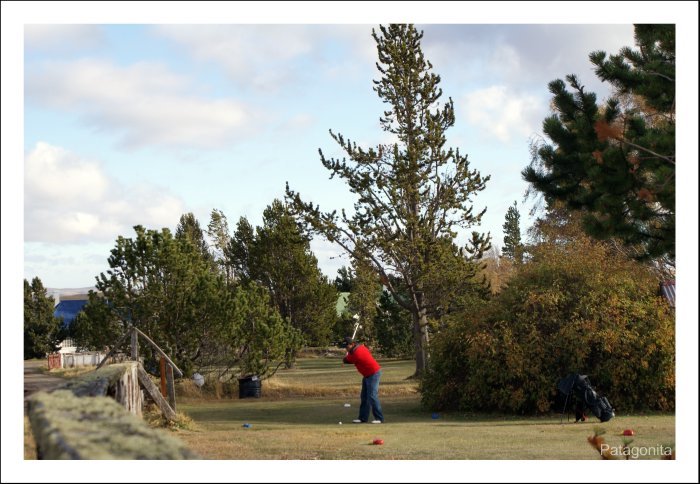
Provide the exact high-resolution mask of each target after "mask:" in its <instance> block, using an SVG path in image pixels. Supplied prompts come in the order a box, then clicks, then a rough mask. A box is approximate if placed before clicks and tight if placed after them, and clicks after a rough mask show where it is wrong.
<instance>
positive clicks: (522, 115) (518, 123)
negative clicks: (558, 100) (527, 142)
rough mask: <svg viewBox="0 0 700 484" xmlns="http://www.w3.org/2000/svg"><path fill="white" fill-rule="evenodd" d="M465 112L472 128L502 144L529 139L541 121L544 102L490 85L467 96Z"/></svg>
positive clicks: (464, 101)
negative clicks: (518, 138) (517, 139)
mask: <svg viewBox="0 0 700 484" xmlns="http://www.w3.org/2000/svg"><path fill="white" fill-rule="evenodd" d="M462 105H463V106H462V109H461V110H460V111H461V112H463V113H466V116H467V121H468V122H469V124H471V125H472V126H475V127H476V128H477V129H479V130H481V131H482V132H484V133H486V134H487V135H489V136H492V137H495V138H496V139H498V140H499V141H502V142H505V143H507V142H510V141H511V140H513V139H514V138H516V137H520V138H522V137H524V138H527V137H529V136H530V135H531V134H532V133H533V132H535V130H536V129H537V123H538V120H539V119H541V118H542V101H540V100H538V99H537V98H536V97H535V96H532V95H526V94H518V93H515V92H513V91H512V90H511V89H510V88H508V87H506V86H491V87H488V88H486V89H480V90H478V91H473V92H471V93H469V94H467V95H466V96H465V97H464V100H463V102H462Z"/></svg>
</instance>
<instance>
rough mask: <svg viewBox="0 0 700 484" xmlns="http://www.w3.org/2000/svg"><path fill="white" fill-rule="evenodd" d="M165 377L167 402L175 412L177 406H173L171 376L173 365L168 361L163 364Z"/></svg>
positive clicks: (173, 394) (173, 383)
mask: <svg viewBox="0 0 700 484" xmlns="http://www.w3.org/2000/svg"><path fill="white" fill-rule="evenodd" d="M165 379H166V382H167V384H168V403H169V404H170V407H171V408H172V409H173V410H174V411H176V412H177V407H176V406H175V378H174V376H173V367H172V365H171V364H169V363H168V364H167V365H165Z"/></svg>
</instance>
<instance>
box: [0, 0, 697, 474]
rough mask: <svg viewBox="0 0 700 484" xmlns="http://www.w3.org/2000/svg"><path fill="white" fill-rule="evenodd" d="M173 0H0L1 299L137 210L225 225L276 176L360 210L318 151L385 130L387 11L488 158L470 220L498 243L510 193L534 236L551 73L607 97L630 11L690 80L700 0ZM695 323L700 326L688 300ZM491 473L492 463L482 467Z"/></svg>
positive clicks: (67, 273)
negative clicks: (609, 60)
mask: <svg viewBox="0 0 700 484" xmlns="http://www.w3.org/2000/svg"><path fill="white" fill-rule="evenodd" d="M13 3H14V4H15V5H13ZM20 4H24V5H23V6H21V7H20V6H19V5H20ZM163 5H164V4H162V3H155V2H154V3H151V2H138V8H135V7H134V4H124V5H122V4H120V2H113V3H106V2H88V3H81V4H80V7H79V8H78V7H76V5H75V4H71V3H69V2H55V3H53V4H45V3H40V2H3V4H2V8H3V16H2V17H3V29H2V30H3V42H2V45H3V69H2V76H3V82H2V84H3V102H2V105H3V108H2V109H3V124H2V130H3V133H2V138H3V156H2V170H3V171H2V197H3V198H2V211H3V213H2V223H3V230H2V237H3V239H2V259H3V263H2V267H3V303H4V302H6V301H7V300H8V298H9V297H10V296H7V294H9V293H8V292H6V289H8V288H9V287H10V284H9V283H6V279H7V278H6V276H8V275H12V277H13V278H14V279H21V278H22V277H24V278H25V279H31V278H33V277H39V278H40V279H41V280H42V282H43V283H44V285H45V286H46V287H50V288H71V287H86V286H91V285H93V284H94V282H95V277H96V276H97V275H98V274H100V273H101V272H104V271H106V270H107V269H108V264H107V257H108V256H109V251H110V249H111V248H113V247H114V242H115V239H116V238H117V236H119V235H122V236H126V237H131V236H133V234H134V232H133V228H132V227H133V226H134V225H137V224H140V225H144V226H146V227H147V228H151V229H160V228H163V227H168V228H170V229H171V230H174V228H175V227H176V225H177V223H178V220H179V218H180V216H181V215H182V214H184V213H187V212H192V213H193V214H194V215H195V216H196V217H197V219H198V220H199V222H200V225H201V226H202V227H206V225H207V224H208V222H209V218H210V214H211V211H212V209H219V210H221V211H223V213H224V214H225V215H226V217H227V219H228V223H229V226H230V228H231V230H232V231H233V229H234V228H235V224H236V222H237V221H238V219H239V218H240V217H242V216H245V217H247V218H248V219H249V220H250V222H251V223H252V224H253V225H259V224H260V223H261V219H262V212H263V210H264V209H265V207H266V206H268V205H269V204H270V203H271V202H272V201H273V200H274V199H275V198H282V197H283V196H284V188H285V183H289V185H290V187H291V188H292V189H293V190H295V191H298V192H300V193H301V195H302V196H303V197H304V198H305V199H306V200H309V201H313V202H314V203H317V204H319V205H320V207H321V208H322V209H324V210H333V209H341V208H346V209H351V208H352V204H353V201H354V200H353V198H352V196H351V194H350V193H349V191H348V190H347V187H346V186H345V185H344V184H343V183H342V182H340V181H338V180H335V179H334V180H329V172H327V171H326V170H325V168H324V167H323V166H322V164H321V162H320V157H319V153H318V150H319V149H321V150H323V152H324V154H325V155H327V156H335V155H338V154H340V153H339V150H338V147H337V145H335V142H334V141H333V139H332V138H331V137H330V135H329V130H332V131H333V132H336V133H340V134H343V135H344V136H346V137H348V138H350V139H352V140H353V141H356V142H357V143H358V144H360V145H362V146H365V147H369V146H374V145H376V144H378V143H385V142H387V141H390V140H389V139H388V138H387V137H386V136H385V135H384V134H383V132H382V131H381V129H380V128H379V117H380V116H381V114H382V111H383V105H382V103H381V101H380V100H379V99H378V97H377V95H376V93H374V91H373V90H372V85H373V84H372V81H373V80H374V79H378V76H379V74H378V72H377V70H376V67H375V65H374V63H375V61H376V45H375V43H374V40H373V39H372V36H371V32H372V28H377V25H378V24H379V23H387V22H389V21H399V22H414V23H415V24H416V26H417V27H418V29H419V30H423V31H424V37H423V40H422V47H423V51H424V53H425V56H426V58H427V59H428V60H429V61H430V62H431V63H432V64H433V67H434V69H433V71H434V72H435V73H436V74H439V75H440V76H441V79H442V82H441V87H442V89H443V92H444V94H443V100H446V99H447V98H448V97H451V98H452V99H453V101H454V104H455V115H456V123H455V126H454V127H453V128H451V129H450V130H449V131H448V132H447V137H448V143H447V145H448V146H451V147H455V148H459V149H460V152H461V153H466V154H468V156H469V160H470V163H471V167H472V168H475V169H477V170H479V171H480V172H481V174H482V175H490V176H491V179H490V181H489V182H487V184H486V189H485V190H484V191H483V192H481V193H479V194H478V195H477V196H476V197H475V198H474V207H475V210H481V209H483V208H486V209H487V211H486V214H485V216H484V219H483V223H482V225H481V226H480V227H475V228H474V229H476V230H481V231H483V232H490V233H491V235H492V237H493V242H494V244H495V245H497V246H499V247H500V246H502V237H503V234H502V225H503V222H504V218H505V213H506V211H507V209H508V207H509V206H511V205H512V204H513V203H514V202H516V201H517V203H518V207H519V209H520V212H521V216H522V219H521V223H522V230H523V235H525V230H526V229H527V227H528V225H529V224H530V223H531V220H532V219H531V217H530V216H529V215H528V213H529V210H530V209H531V208H532V207H533V203H534V202H533V200H532V199H529V200H527V201H525V200H523V196H524V193H525V191H526V189H527V184H526V183H525V182H524V181H522V179H521V175H520V172H521V170H522V169H523V168H524V167H525V166H527V164H528V162H529V161H530V154H529V142H530V140H532V139H536V138H538V137H541V136H542V129H541V125H542V120H543V119H544V118H545V117H546V116H547V115H548V114H549V112H550V111H549V102H550V99H551V95H550V93H549V92H548V89H547V84H548V83H549V82H550V81H552V80H554V79H563V78H564V76H566V75H568V74H572V73H573V74H576V75H578V77H579V78H580V79H581V81H582V84H584V86H585V87H586V89H588V90H590V91H593V92H595V93H596V94H597V95H598V97H599V98H600V99H604V98H605V97H606V96H608V95H609V93H610V91H609V88H608V87H607V86H606V85H604V84H602V83H600V82H599V81H598V80H597V78H596V76H595V74H594V72H593V69H592V66H591V64H590V63H589V61H588V54H589V53H590V52H592V51H596V50H603V51H606V52H608V53H617V52H618V51H619V49H620V48H621V47H623V46H633V44H634V39H633V22H672V23H676V24H677V25H678V36H679V39H686V43H682V42H679V52H678V54H679V58H681V59H686V60H691V59H692V62H690V63H689V64H685V65H684V64H683V63H679V92H683V91H682V89H683V88H686V89H687V87H688V85H690V86H693V88H692V90H694V91H697V4H695V3H694V2H663V3H662V2H636V3H635V4H634V5H635V8H634V12H633V13H632V12H631V11H630V9H629V8H628V6H629V5H630V4H629V3H626V2H601V3H597V2H578V3H577V2H570V3H561V2H522V3H521V2H515V3H511V2H431V3H430V7H427V6H426V4H425V3H424V2H401V3H398V2H396V3H394V2H376V3H375V2H373V4H372V9H371V10H370V9H369V8H368V7H367V4H362V5H358V4H357V3H353V2H318V3H314V2H309V3H307V2H296V3H292V2H289V3H275V2H273V3H264V2H259V3H255V2H253V3H248V2H223V3H218V2H213V3H211V2H198V3H197V5H196V6H195V5H194V3H190V2H179V3H177V2H171V3H168V4H167V5H168V8H167V9H165V8H163ZM397 5H401V9H400V10H399V9H397V8H396V6H397ZM10 8H12V9H14V10H12V11H10ZM8 11H9V12H10V13H13V14H14V17H13V16H12V15H7V14H8ZM8 19H10V20H8ZM10 22H12V23H10ZM684 36H685V37H684ZM688 40H690V42H688ZM691 45H692V46H693V47H692V48H689V47H688V46H691ZM683 73H685V76H683V75H682V74H683ZM686 92H687V91H686ZM694 96H695V97H694V98H692V97H690V98H686V99H687V100H688V99H689V100H690V101H693V99H694V101H693V102H687V101H686V102H683V103H679V107H678V111H679V119H686V120H691V121H692V122H691V123H690V128H688V127H687V126H685V127H683V126H680V129H679V139H680V140H681V147H680V148H681V149H680V150H679V152H682V149H683V148H684V147H686V146H687V145H685V144H683V143H684V141H682V136H683V132H685V134H686V135H687V134H688V133H693V134H694V133H696V132H697V93H696V92H695V94H694ZM8 106H9V107H8ZM692 123H694V125H693V124H692ZM684 130H685V131H684ZM687 138H690V137H687ZM6 141H7V143H6ZM691 143H694V144H691V145H690V148H689V150H690V155H691V156H690V159H692V160H694V161H693V165H694V166H693V167H692V169H693V170H694V171H693V172H690V173H688V172H683V170H687V169H688V168H687V166H685V167H680V165H679V174H681V175H679V181H680V184H679V185H680V186H679V190H680V191H679V193H680V195H679V197H687V198H682V199H683V200H690V201H691V202H693V201H694V202H695V203H687V204H686V203H683V204H679V209H678V210H679V214H682V213H683V211H684V210H691V212H689V213H688V216H686V217H685V219H684V220H686V221H688V224H687V226H686V224H679V225H683V226H680V227H679V230H681V231H683V230H690V233H689V234H690V236H689V237H685V238H684V237H679V253H683V247H680V245H681V244H683V243H686V242H687V241H688V240H691V241H692V240H694V241H695V244H694V245H692V244H691V245H692V246H693V247H694V252H696V251H697V225H696V224H697V211H696V210H697V163H696V162H697V138H695V139H694V142H691ZM8 146H9V148H8ZM686 149H688V148H686ZM8 150H9V151H8ZM686 175H694V176H686ZM688 180H695V181H694V182H692V181H691V182H690V183H691V184H690V185H689V186H688V185H686V186H685V187H684V186H683V183H684V182H685V183H688ZM683 190H685V191H683ZM692 207H695V208H694V209H693V208H692ZM692 210H695V211H692ZM693 230H694V232H693ZM312 250H313V251H314V253H315V255H316V256H317V258H318V260H319V266H320V268H321V269H322V271H323V272H324V273H325V274H326V275H328V276H329V277H331V278H333V277H335V274H336V271H337V269H338V268H339V267H340V266H342V265H347V264H348V260H347V258H346V257H344V256H343V255H342V253H341V252H340V251H339V250H338V249H337V248H336V247H334V246H333V245H331V244H329V243H327V242H324V241H323V240H319V239H315V240H314V241H313V243H312ZM694 257H695V259H693V260H694V261H695V264H694V267H697V263H696V262H697V256H696V255H695V256H694ZM686 260H687V259H686ZM6 268H11V269H6ZM10 270H12V272H10ZM694 274H695V276H696V275H697V272H695V273H694ZM683 277H686V278H687V277H688V275H687V274H685V275H684V274H683V273H682V271H681V274H679V279H682V278H683ZM14 279H13V281H14ZM691 279H693V277H692V274H691ZM693 282H694V284H695V287H696V286H697V280H696V278H695V279H693ZM15 284H16V281H14V282H12V285H13V288H12V291H14V292H12V293H11V294H12V296H14V295H17V296H18V297H17V298H15V299H17V300H19V299H18V298H19V297H21V296H19V294H20V293H19V292H18V290H16V287H18V286H15ZM683 290H684V289H683V286H682V284H681V285H680V287H679V294H680V295H681V296H682V294H683ZM680 299H681V300H680V303H679V304H681V305H682V304H683V301H682V299H683V298H682V297H681V298H680ZM3 307H5V304H3ZM693 310H694V312H693ZM679 315H682V313H679ZM3 319H5V309H3ZM679 320H681V316H679ZM690 321H691V323H692V324H694V325H695V327H696V326H697V304H695V305H694V306H693V308H691V313H690ZM693 321H694V322H693ZM695 331H697V328H696V329H695ZM5 335H6V332H5V327H3V340H5ZM695 335H697V333H695ZM693 340H694V341H697V338H696V337H695V338H693ZM4 350H5V346H3V352H4ZM695 358H696V359H697V352H695ZM3 362H4V360H3ZM5 367H6V365H4V364H3V381H6V380H7V379H6V374H5V371H4V368H5ZM695 367H697V365H695ZM681 377H682V375H681V374H680V373H679V378H681ZM695 388H696V389H697V386H695ZM3 393H5V392H3ZM3 420H5V417H4V415H3ZM695 440H697V439H695ZM680 441H681V436H680V434H679V442H680ZM695 445H696V446H697V443H696V444H695ZM4 446H5V443H4V441H3V447H4ZM3 452H4V450H3ZM607 472H608V471H607V470H606V476H608V477H609V476H610V475H609V474H608V473H607ZM490 475H498V474H486V475H484V474H481V475H480V476H481V479H489V477H488V476H490ZM655 475H656V474H655ZM658 475H659V476H661V477H663V476H664V474H663V473H660V474H658ZM485 476H486V477H485ZM407 482H408V481H407Z"/></svg>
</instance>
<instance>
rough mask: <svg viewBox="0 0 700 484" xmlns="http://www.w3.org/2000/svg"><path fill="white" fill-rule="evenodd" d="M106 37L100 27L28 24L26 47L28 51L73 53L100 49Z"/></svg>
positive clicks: (25, 33) (26, 26) (25, 28)
mask: <svg viewBox="0 0 700 484" xmlns="http://www.w3.org/2000/svg"><path fill="white" fill-rule="evenodd" d="M104 40H105V39H104V36H103V34H102V31H101V30H100V27H99V26H98V25H66V24H28V25H25V27H24V46H25V48H26V49H28V50H42V51H51V52H57V51H72V50H76V49H79V50H83V49H91V48H95V47H99V46H101V45H102V44H103V43H104Z"/></svg>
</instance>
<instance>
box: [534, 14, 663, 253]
mask: <svg viewBox="0 0 700 484" xmlns="http://www.w3.org/2000/svg"><path fill="white" fill-rule="evenodd" d="M635 43H636V45H637V48H638V49H637V50H635V49H632V48H629V47H625V48H623V49H622V50H621V51H620V53H619V54H618V55H613V56H610V57H609V58H608V57H607V55H606V54H605V53H604V52H593V53H591V54H590V56H589V58H590V60H591V62H592V63H593V64H594V65H595V66H596V74H597V76H598V77H599V78H600V79H601V80H602V81H604V82H609V83H610V84H612V86H613V87H614V89H615V95H614V96H613V97H612V98H611V99H609V100H608V101H607V103H606V105H605V106H599V105H598V104H597V102H596V96H595V94H593V93H590V92H586V91H585V90H584V86H582V85H581V84H580V83H579V81H578V79H577V78H576V76H575V75H569V76H567V77H566V80H567V81H568V83H569V85H570V86H571V88H572V90H573V92H570V91H569V90H567V87H566V85H565V83H564V81H562V80H555V81H552V82H551V83H550V84H549V90H550V91H551V92H552V94H553V95H554V98H553V105H554V111H555V112H554V114H553V115H551V116H549V117H548V118H546V119H545V120H544V123H543V129H544V132H545V134H546V135H547V136H548V137H549V139H550V140H551V141H552V144H547V143H541V144H540V145H539V146H537V145H533V147H532V149H533V160H532V162H531V164H530V166H529V167H527V168H526V169H525V170H523V177H524V179H525V180H527V181H528V182H530V183H531V184H532V188H533V189H534V190H536V191H538V192H541V193H542V194H543V195H544V197H545V199H546V201H547V202H548V203H550V204H551V202H553V201H556V200H559V201H563V202H565V203H566V206H567V207H568V208H569V209H570V210H578V211H582V212H583V213H584V215H585V216H584V219H583V223H584V227H585V230H586V232H587V233H588V234H590V235H592V236H594V237H596V238H599V239H608V238H611V237H615V238H618V239H620V240H621V241H623V242H624V243H625V244H627V245H628V246H634V247H639V248H641V251H640V255H639V258H640V259H650V258H651V259H654V258H659V257H667V258H669V259H670V260H671V261H674V260H675V172H676V156H675V26H674V25H635Z"/></svg>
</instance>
